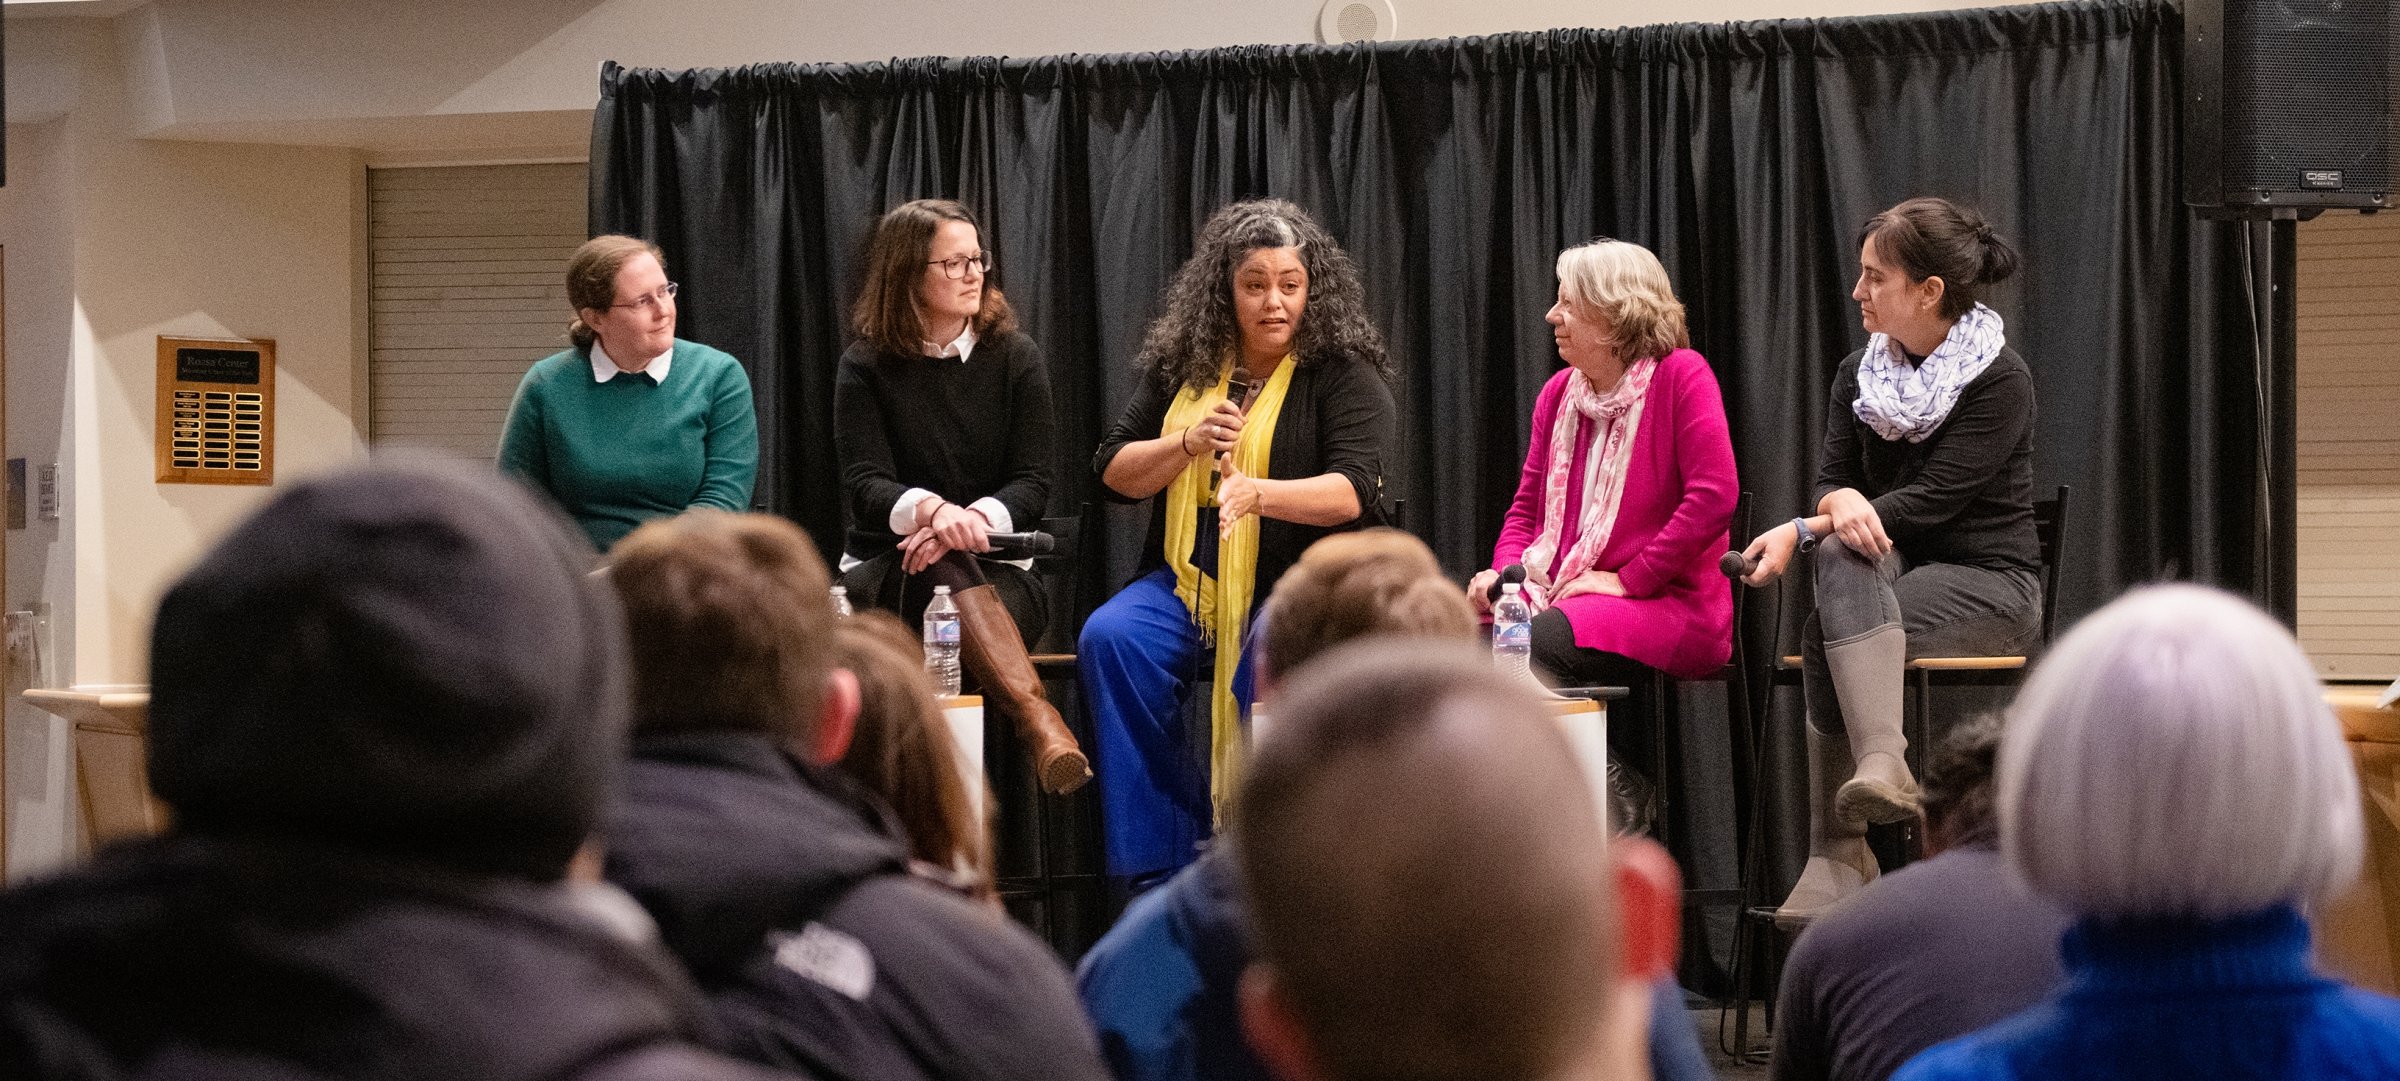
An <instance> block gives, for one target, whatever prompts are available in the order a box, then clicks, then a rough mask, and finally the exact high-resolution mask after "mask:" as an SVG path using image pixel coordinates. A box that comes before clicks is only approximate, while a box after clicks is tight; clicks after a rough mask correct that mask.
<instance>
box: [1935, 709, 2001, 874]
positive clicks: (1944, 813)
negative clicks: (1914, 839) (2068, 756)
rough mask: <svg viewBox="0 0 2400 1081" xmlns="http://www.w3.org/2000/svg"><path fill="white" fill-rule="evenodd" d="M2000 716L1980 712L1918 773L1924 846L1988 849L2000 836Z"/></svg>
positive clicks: (1946, 740)
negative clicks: (1996, 780) (1995, 771)
mask: <svg viewBox="0 0 2400 1081" xmlns="http://www.w3.org/2000/svg"><path fill="white" fill-rule="evenodd" d="M2001 727H2002V721H2001V715H2000V714H1997V713H1979V714H1976V715H1975V716H1974V717H1971V718H1969V719H1968V720H1967V722H1966V723H1964V724H1961V725H1959V726H1958V727H1957V728H1956V729H1953V730H1952V731H1951V732H1950V734H1949V735H1948V736H1946V737H1944V738H1943V739H1942V742H1941V746H1940V747H1939V748H1937V749H1936V750H1935V751H1934V755H1933V761H1932V762H1930V763H1928V764H1927V765H1926V767H1925V776H1923V777H1922V778H1919V782H1920V784H1921V785H1922V787H1923V788H1924V801H1923V807H1924V812H1925V847H1926V849H1927V850H1928V851H1929V852H1941V851H1943V850H1946V849H1952V848H1971V847H1976V846H1982V847H1986V848H1989V847H1991V846H1992V845H1994V844H1997V843H1999V840H2000V816H1999V814H1998V813H1997V812H1996V811H1994V810H1993V809H1992V804H1993V801H1994V800H1995V798H1996V793H1995V790H1994V789H1995V786H1994V784H1993V781H1992V768H1993V763H1994V762H1995V761H1996V760H1997V758H1998V756H1999V753H2000V729H2001Z"/></svg>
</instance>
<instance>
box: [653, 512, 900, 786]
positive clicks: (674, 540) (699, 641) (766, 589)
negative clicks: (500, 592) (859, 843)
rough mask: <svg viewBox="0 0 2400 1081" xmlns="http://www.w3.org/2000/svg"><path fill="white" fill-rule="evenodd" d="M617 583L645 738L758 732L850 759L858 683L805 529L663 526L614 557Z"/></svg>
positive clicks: (717, 517) (711, 518)
mask: <svg viewBox="0 0 2400 1081" xmlns="http://www.w3.org/2000/svg"><path fill="white" fill-rule="evenodd" d="M608 578H609V581H611V582H612V583H614V584H615V585H616V587H617V595H618V597H620V598H621V599H622V600H623V601H624V605H625V627H626V631H627V633H628V635H629V636H630V638H631V640H632V644H633V650H632V652H633V726H634V731H635V732H636V733H637V734H641V735H655V734H659V733H664V732H675V731H689V730H714V731H722V730H729V729H730V730H738V731H751V732H759V733H763V734H765V735H769V736H773V737H776V738H777V739H778V740H781V741H783V742H785V743H786V744H788V745H789V746H790V747H791V748H792V749H793V750H795V751H797V752H799V753H800V754H801V755H802V756H803V757H806V758H809V759H810V760H812V761H815V762H817V763H818V764H820V765H822V764H829V763H832V762H836V761H839V760H840V759H841V757H842V753H843V752H844V751H845V750H846V749H848V747H849V745H850V735H851V731H852V728H851V726H852V722H853V721H854V720H855V718H856V715H857V710H858V684H857V682H856V680H854V679H853V678H852V677H851V676H850V674H849V673H847V672H843V671H839V670H837V669H835V668H834V667H833V663H832V658H833V625H834V614H833V600H832V597H831V592H830V591H831V589H832V584H831V580H830V577H829V576H828V575H827V573H826V571H825V561H824V559H823V558H821V557H819V556H818V555H817V547H816V545H815V544H814V543H812V542H811V541H810V540H809V539H808V534H807V533H805V532H802V531H801V529H800V527H799V526H796V525H793V524H792V523H791V522H788V521H786V520H784V519H782V518H777V517H775V516H773V515H769V514H735V513H731V512H728V511H721V510H713V509H703V510H694V511H686V512H684V513H683V514H679V515H676V516H675V517H673V518H658V519H653V520H651V521H649V522H645V523H643V524H642V526H641V527H640V528H638V529H635V530H634V531H633V532H631V533H628V534H626V536H625V539H624V540H621V541H618V542H617V546H616V547H615V548H612V549H610V550H609V572H608Z"/></svg>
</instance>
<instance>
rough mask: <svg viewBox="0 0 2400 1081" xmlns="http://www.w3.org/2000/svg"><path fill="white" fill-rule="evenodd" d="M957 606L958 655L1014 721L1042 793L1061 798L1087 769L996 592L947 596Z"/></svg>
mask: <svg viewBox="0 0 2400 1081" xmlns="http://www.w3.org/2000/svg"><path fill="white" fill-rule="evenodd" d="M952 599H954V600H956V601H957V602H958V629H959V632H960V633H959V636H958V638H959V646H960V649H959V653H960V654H962V655H963V656H964V657H965V659H966V662H967V671H970V672H973V673H975V681H976V682H977V683H979V684H981V685H982V686H983V693H985V694H987V695H990V696H992V697H994V698H997V699H999V700H1000V702H1001V707H1000V708H1001V709H1002V710H1003V711H1005V712H1006V713H1007V714H1008V715H1009V716H1010V717H1012V718H1014V719H1015V720H1016V722H1017V735H1018V736H1019V737H1020V738H1022V739H1023V740H1024V741H1025V748H1026V750H1027V751H1028V752H1030V753H1031V754H1032V756H1033V773H1034V776H1035V777H1036V778H1037V779H1038V780H1039V781H1040V782H1041V786H1042V791H1044V792H1049V793H1052V794H1055V795H1061V796H1063V795H1066V794H1067V793H1069V792H1073V791H1075V790H1076V789H1078V788H1081V787H1083V783H1084V782H1085V781H1089V780H1091V779H1092V764H1091V761H1090V760H1089V759H1086V758H1085V757H1084V756H1083V748H1081V747H1079V746H1077V745H1076V743H1075V733H1073V732H1070V731H1068V730H1067V722H1066V719H1065V718H1063V717H1060V716H1059V715H1058V707H1056V706H1053V705H1051V704H1050V699H1049V698H1048V697H1047V696H1046V695H1044V694H1043V693H1042V680H1041V677H1040V676H1037V675H1035V674H1034V671H1033V661H1032V660H1031V659H1029V658H1027V657H1026V656H1025V639H1024V638H1023V636H1021V635H1019V634H1018V633H1017V624H1016V621H1015V620H1013V619H1010V618H1009V616H1008V607H1007V606H1006V605H1003V604H1001V603H1000V591H999V590H997V589H994V588H993V587H991V586H988V585H986V586H974V587H971V588H968V589H964V590H960V591H959V592H958V593H956V594H954V595H953V598H952Z"/></svg>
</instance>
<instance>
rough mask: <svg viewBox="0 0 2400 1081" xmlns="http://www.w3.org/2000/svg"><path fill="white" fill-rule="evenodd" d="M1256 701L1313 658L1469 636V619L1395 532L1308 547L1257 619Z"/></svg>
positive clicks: (1421, 555)
mask: <svg viewBox="0 0 2400 1081" xmlns="http://www.w3.org/2000/svg"><path fill="white" fill-rule="evenodd" d="M1261 622H1262V623H1264V624H1265V626H1264V629H1263V630H1262V631H1261V632H1260V634H1261V637H1260V640H1259V653H1258V663H1259V683H1260V696H1261V697H1266V696H1268V695H1269V694H1270V693H1271V692H1272V690H1273V688H1274V686H1275V685H1276V684H1278V683H1280V682H1281V681H1282V680H1283V678H1284V677H1285V676H1286V675H1287V674H1289V673H1292V672H1296V671H1299V670H1300V666H1302V665H1304V664H1306V663H1308V661H1309V660H1310V659H1311V658H1314V657H1315V656H1317V655H1318V654H1320V653H1323V652H1325V651H1327V650H1330V649H1332V648H1334V647H1335V646H1338V645H1341V644H1342V643H1344V642H1348V641H1350V640H1352V639H1356V638H1366V637H1369V636H1372V635H1396V636H1403V637H1421V638H1452V639H1458V640H1461V641H1464V640H1466V639H1469V638H1471V637H1473V636H1474V634H1475V612H1474V609H1472V608H1471V607H1469V606H1468V604H1467V600H1466V597H1465V596H1463V595H1461V594H1460V593H1459V591H1458V587H1457V586H1456V585H1454V584H1452V583H1451V582H1450V580H1449V579H1447V578H1445V577H1443V575H1442V567H1441V564H1439V563H1437V562H1435V561H1434V558H1433V550H1432V549H1430V548H1427V547H1425V542H1424V541H1421V540H1418V539H1417V538H1416V537H1414V536H1412V535H1410V534H1408V533H1404V532H1401V531H1400V530H1397V529H1390V528H1386V527H1380V526H1379V527H1376V528H1374V529H1362V530H1358V531H1356V532H1352V533H1336V534H1333V535H1332V536H1329V537H1326V538H1324V539H1323V540H1320V541H1318V542H1316V543H1315V544H1311V545H1309V546H1308V550H1307V551H1304V552H1302V553H1300V559H1299V562H1297V563H1294V564H1293V565H1292V569H1291V570H1289V571H1286V572H1284V575H1283V577H1282V579H1280V580H1278V581H1277V582H1276V583H1275V593H1274V595H1273V596H1271V597H1269V598H1268V600H1267V610H1266V612H1265V613H1264V614H1263V615H1262V616H1261Z"/></svg>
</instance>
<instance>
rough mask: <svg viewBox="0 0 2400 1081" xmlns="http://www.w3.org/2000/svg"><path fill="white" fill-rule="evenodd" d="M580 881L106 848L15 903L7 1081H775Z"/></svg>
mask: <svg viewBox="0 0 2400 1081" xmlns="http://www.w3.org/2000/svg"><path fill="white" fill-rule="evenodd" d="M706 1024H707V1022H706V1018H705V1014H704V1010H703V1008H702V1007H701V1005H700V1001H699V996H698V995H696V994H695V993H694V992H693V991H692V990H691V988H690V985H689V984H688V983H686V982H685V981H684V980H683V978H682V976H681V975H680V974H679V973H677V972H676V971H675V970H674V967H673V964H672V962H670V961H669V960H667V959H666V958H665V957H664V956H663V955H661V954H660V953H659V952H658V951H657V950H656V949H655V948H645V947H638V946H635V945H633V944H632V943H629V942H627V941H625V940H624V939H621V938H619V937H617V936H615V935H612V934H610V933H609V932H608V931H606V930H605V929H604V928H603V925H602V922H601V921H600V920H598V919H597V918H595V917H594V916H592V915H591V914H589V912H588V911H587V910H586V909H584V908H583V907H581V906H580V905H578V904H577V903H575V902H574V901H573V900H572V899H571V898H570V896H569V894H568V893H567V892H566V888H565V887H559V886H538V885H534V884H531V883H524V882H509V881H501V880H496V879H492V878H489V877H485V876H477V875H461V874H458V873H456V872H449V871H442V870H438V869H431V868H426V867H421V866H403V865H399V864H396V863H394V862H392V861H390V860H387V859H378V858H370V857H362V856H359V855H356V854H351V853H345V852H341V851H338V850H334V849H327V848H310V847H307V846H303V845H297V844H275V845H271V846H270V845H262V844H257V843H251V842H242V841H228V840H221V839H208V838H198V837H190V836H185V837H174V838H166V839H160V840H151V841H141V842H136V843H134V844H131V845H128V846H124V847H119V848H116V849H112V850H108V851H105V852H103V853H101V854H100V856H99V857H98V858H97V859H96V860H94V861H93V862H92V863H91V864H90V865H88V866H86V867H84V868H81V869H79V870H76V871H73V872H71V873H68V874H66V875H63V876H60V877H57V878H53V879H49V880H47V881H43V882H37V883H34V884H31V885H28V886H23V887H20V888H17V889H14V890H10V891H9V892H7V893H6V894H0V1077H5V1078H9V1079H11V1081H120V1079H134V1078H145V1079H147V1078H158V1079H166V1078H174V1079H176V1081H220V1079H222V1081H233V1079H236V1078H239V1079H243V1081H319V1079H328V1081H329V1079H333V1078H345V1079H376V1081H762V1079H765V1078H770V1077H772V1076H774V1075H772V1074H770V1073H769V1072H768V1071H765V1070H761V1069H758V1068H756V1067H753V1066H751V1065H748V1064H746V1063H740V1062H736V1061H733V1060H730V1059H723V1058H719V1057H717V1056H716V1055H714V1054H711V1053H708V1052H704V1051H702V1050H700V1049H699V1048H698V1046H697V1042H696V1041H698V1040H700V1039H701V1038H703V1037H704V1036H705V1035H706V1033H705V1031H704V1030H705V1027H706Z"/></svg>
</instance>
